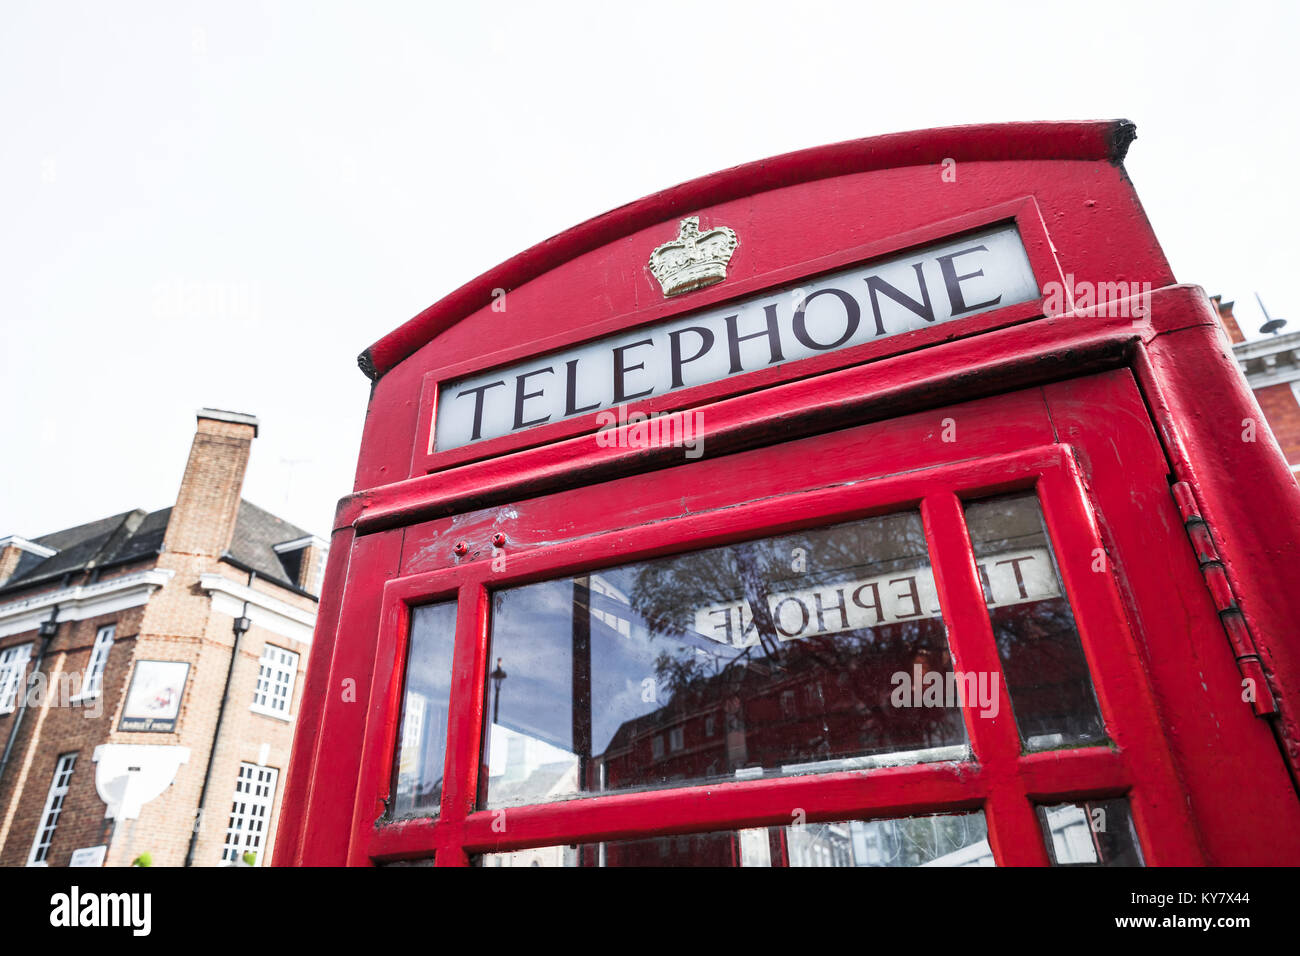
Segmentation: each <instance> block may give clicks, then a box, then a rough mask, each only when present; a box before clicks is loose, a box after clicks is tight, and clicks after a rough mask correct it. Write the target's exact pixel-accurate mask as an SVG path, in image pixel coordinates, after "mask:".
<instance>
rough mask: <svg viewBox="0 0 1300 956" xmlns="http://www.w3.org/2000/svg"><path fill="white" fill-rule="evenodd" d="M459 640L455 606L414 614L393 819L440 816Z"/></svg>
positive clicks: (426, 608)
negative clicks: (449, 706)
mask: <svg viewBox="0 0 1300 956" xmlns="http://www.w3.org/2000/svg"><path fill="white" fill-rule="evenodd" d="M455 637H456V602H455V601H446V602H444V603H442V604H426V605H424V606H422V607H417V608H412V609H411V639H410V641H409V643H408V646H407V658H406V692H405V694H404V696H403V698H402V723H401V729H400V730H399V732H398V738H397V739H398V752H397V766H396V767H395V768H394V775H395V778H396V781H395V784H394V787H393V805H392V814H393V816H397V817H400V816H410V815H413V814H418V815H420V816H437V815H438V804H439V802H440V801H441V799H442V768H443V757H444V755H445V753H446V750H447V701H448V698H449V697H450V694H451V659H452V650H453V647H454V645H455Z"/></svg>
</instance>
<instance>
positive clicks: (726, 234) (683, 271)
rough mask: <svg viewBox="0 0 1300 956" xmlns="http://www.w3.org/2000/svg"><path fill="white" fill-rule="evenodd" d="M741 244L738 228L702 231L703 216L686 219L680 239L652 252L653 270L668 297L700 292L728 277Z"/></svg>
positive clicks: (678, 235) (666, 243)
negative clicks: (728, 270)
mask: <svg viewBox="0 0 1300 956" xmlns="http://www.w3.org/2000/svg"><path fill="white" fill-rule="evenodd" d="M739 244H740V240H739V239H737V238H736V232H735V230H734V229H728V228H727V227H726V226H715V227H714V228H712V229H709V230H707V231H706V232H700V217H699V216H692V217H691V218H689V219H683V220H682V223H681V226H679V227H678V232H677V238H676V239H673V240H671V241H669V242H665V243H664V244H663V245H662V246H659V247H658V248H657V249H655V251H654V252H652V253H650V271H651V272H652V273H654V277H655V278H656V279H658V280H659V284H660V285H661V286H663V290H664V295H665V296H670V295H680V294H681V293H683V292H690V291H691V290H692V289H700V288H703V287H704V286H706V285H713V283H715V282H721V281H722V280H723V279H725V278H726V277H727V263H729V262H730V261H731V254H732V253H733V252H735V251H736V246H738V245H739Z"/></svg>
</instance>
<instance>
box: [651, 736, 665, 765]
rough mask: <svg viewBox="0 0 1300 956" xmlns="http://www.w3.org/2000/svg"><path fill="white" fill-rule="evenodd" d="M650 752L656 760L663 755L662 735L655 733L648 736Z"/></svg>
mask: <svg viewBox="0 0 1300 956" xmlns="http://www.w3.org/2000/svg"><path fill="white" fill-rule="evenodd" d="M650 753H651V754H652V755H653V756H654V759H655V760H658V759H659V758H660V757H662V756H663V755H664V735H663V734H655V735H654V736H653V737H651V738H650Z"/></svg>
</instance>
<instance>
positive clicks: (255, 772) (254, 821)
mask: <svg viewBox="0 0 1300 956" xmlns="http://www.w3.org/2000/svg"><path fill="white" fill-rule="evenodd" d="M294 656H297V655H294ZM279 774H280V771H278V770H276V769H275V768H274V767H259V766H258V765H257V764H255V763H241V764H240V765H239V778H238V779H237V780H236V781H235V800H234V803H233V805H232V806H231V808H230V825H229V826H227V827H226V842H225V845H224V846H223V847H222V848H221V862H222V863H237V862H239V860H241V859H242V858H243V856H244V854H246V853H252V854H253V855H254V857H255V858H254V860H253V864H254V865H255V866H261V864H262V856H263V851H264V849H265V848H266V841H267V836H268V835H269V834H270V832H271V804H272V803H273V802H274V801H275V781H276V778H277V777H278V776H279Z"/></svg>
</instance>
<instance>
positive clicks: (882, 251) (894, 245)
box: [411, 196, 1065, 475]
mask: <svg viewBox="0 0 1300 956" xmlns="http://www.w3.org/2000/svg"><path fill="white" fill-rule="evenodd" d="M1007 223H1011V224H1014V225H1015V227H1016V230H1017V232H1018V233H1019V234H1020V240H1021V242H1022V243H1023V245H1024V248H1025V254H1026V256H1027V257H1028V259H1029V265H1030V268H1031V269H1032V271H1033V273H1034V279H1035V281H1036V282H1037V284H1038V288H1039V290H1040V292H1041V291H1042V290H1044V289H1046V288H1049V284H1050V283H1055V284H1056V285H1057V286H1058V287H1061V288H1063V287H1064V285H1065V277H1064V276H1062V275H1061V269H1060V265H1059V264H1058V263H1057V261H1056V257H1055V255H1054V254H1053V251H1052V243H1051V240H1050V239H1049V238H1048V235H1047V230H1046V228H1045V227H1044V226H1043V217H1042V214H1041V212H1040V211H1039V209H1038V204H1037V203H1036V202H1035V201H1034V199H1033V197H1032V196H1024V197H1021V198H1019V199H1015V200H1012V201H1010V202H1003V203H998V204H996V205H994V206H990V207H988V208H986V209H978V210H975V211H973V212H968V213H964V214H963V215H960V216H954V217H950V218H947V219H944V220H942V221H940V222H935V223H931V224H929V225H927V226H924V227H922V228H919V229H913V230H910V231H908V232H905V233H900V234H899V235H896V236H890V237H889V238H887V239H883V240H877V241H875V242H870V243H867V244H865V245H859V246H855V247H853V248H850V249H845V250H843V251H841V252H836V253H834V254H833V255H829V256H822V257H820V258H818V259H815V260H811V261H805V262H797V263H794V264H791V265H787V266H783V267H782V268H780V269H776V270H773V271H771V272H766V273H764V274H762V275H757V276H753V277H750V278H748V279H741V280H737V281H734V282H727V283H721V284H719V285H715V286H711V287H708V288H706V289H704V290H702V291H701V292H699V293H698V294H696V295H693V296H691V299H690V301H689V304H688V306H687V307H686V308H685V309H684V308H683V303H682V302H681V301H679V300H676V299H667V300H664V301H660V302H657V303H654V304H652V305H650V306H647V307H645V308H643V309H639V310H638V311H636V312H634V313H632V314H630V315H619V316H612V317H610V318H606V319H603V320H601V321H598V322H596V323H594V324H592V325H589V326H586V327H584V328H582V329H581V334H580V335H577V336H575V335H574V334H573V333H572V332H569V333H563V334H560V335H553V336H549V337H547V338H544V339H541V340H538V341H533V342H519V343H517V344H514V345H511V346H508V347H506V348H504V349H502V350H500V351H499V352H495V353H492V354H490V355H486V356H484V355H476V356H474V357H473V358H470V359H466V360H462V361H452V362H451V363H449V364H445V365H440V366H438V367H436V368H434V369H431V370H430V371H429V372H428V373H426V374H425V376H424V380H423V384H422V386H421V395H420V418H419V424H418V427H417V428H416V436H417V439H416V441H415V445H414V448H413V449H412V460H411V474H412V475H419V474H425V473H432V472H436V471H442V470H445V469H448V468H454V467H456V466H457V465H463V464H466V463H467V462H474V461H482V460H485V459H495V458H499V457H501V456H503V455H507V454H510V453H511V452H516V451H520V450H522V449H526V448H533V447H536V446H538V445H546V444H550V443H551V442H555V441H559V440H561V439H565V438H571V437H573V436H575V435H582V434H585V433H591V432H595V431H596V429H597V416H598V415H599V414H600V413H599V412H591V413H590V414H587V415H579V416H576V417H574V418H566V419H562V420H560V421H556V422H551V423H550V424H547V425H539V426H536V427H534V428H530V429H528V430H526V431H524V432H517V433H512V434H509V435H501V436H500V437H497V438H489V439H486V440H484V441H476V442H471V443H470V444H468V445H462V446H460V447H459V448H452V449H448V450H446V451H436V450H435V449H434V447H433V438H434V427H435V423H436V416H437V407H438V401H437V399H438V394H439V389H440V387H441V386H442V385H444V384H446V383H449V382H453V381H455V380H456V379H458V378H461V377H463V376H465V375H469V374H477V373H480V372H487V371H489V370H490V369H491V368H492V367H493V366H497V365H509V364H512V363H514V362H517V361H521V360H523V359H528V358H537V359H541V358H543V357H545V356H546V355H547V354H548V353H552V352H556V351H559V350H561V349H565V348H574V347H577V346H580V345H582V344H584V343H587V342H590V341H593V340H596V339H600V338H602V337H604V336H609V335H614V334H617V333H622V332H630V331H632V330H634V329H636V328H638V327H643V326H646V325H653V324H654V323H656V322H660V321H662V320H664V319H666V318H670V317H672V318H678V317H680V318H682V319H683V320H685V319H687V318H688V317H689V316H690V315H691V314H692V313H693V312H698V311H700V310H702V309H710V308H715V307H717V306H719V305H722V304H725V303H726V302H728V301H732V300H740V299H743V298H748V297H750V296H753V295H757V294H761V293H763V292H765V291H771V292H773V293H775V292H777V291H779V290H780V289H782V288H783V287H792V286H796V285H798V284H799V283H800V282H811V281H813V280H814V279H816V278H817V277H818V276H819V275H822V274H824V273H828V272H835V271H837V270H840V269H844V268H847V267H850V266H852V265H855V264H859V263H865V262H870V261H872V260H876V259H882V258H886V257H889V256H894V255H901V254H903V253H905V252H907V251H908V250H913V249H919V248H921V247H924V246H927V245H931V244H934V243H937V242H940V241H945V242H946V241H957V240H958V239H960V237H961V236H962V235H963V234H966V233H971V232H976V231H978V230H981V229H987V228H990V227H993V226H996V225H1001V224H1007ZM1043 311H1044V310H1043V298H1042V297H1041V296H1040V297H1037V298H1034V299H1031V300H1029V301H1027V302H1018V303H1015V304H1013V305H1008V306H1004V307H1003V308H1000V309H993V310H991V311H989V312H983V313H981V314H979V315H974V316H971V317H970V318H966V319H958V320H955V321H948V322H944V323H942V324H940V325H935V326H930V327H929V328H924V329H917V330H915V331H912V332H904V333H901V334H898V335H890V336H887V337H885V338H880V339H875V340H873V341H871V342H864V343H862V344H861V345H855V346H853V347H851V348H844V349H838V350H836V351H834V352H828V353H825V354H822V355H817V356H812V357H809V358H803V359H800V360H798V361H794V362H782V363H780V364H778V365H775V366H771V367H768V368H764V369H757V370H754V371H751V372H746V373H744V374H741V375H733V376H729V377H727V378H723V379H720V380H719V381H716V382H710V383H708V384H704V385H696V386H693V387H691V388H686V389H682V390H680V391H673V392H669V393H667V394H664V395H657V396H654V397H652V398H650V399H648V400H644V401H638V402H636V403H635V407H636V409H637V411H640V412H645V413H647V414H654V413H657V412H664V411H675V410H681V409H688V408H694V407H697V406H699V405H704V404H707V403H709V402H714V401H717V400H719V399H723V398H729V397H731V396H733V395H742V394H744V393H746V392H752V391H754V390H756V389H760V388H764V387H766V386H769V385H774V384H778V383H780V382H789V381H797V380H799V379H807V378H811V377H813V376H816V375H820V374H822V373H823V372H829V371H834V370H835V369H841V368H848V367H849V366H852V365H860V364H861V363H863V362H869V361H872V360H874V359H879V358H884V357H886V356H889V355H898V354H900V353H903V352H909V351H912V350H914V349H918V348H924V347H925V346H928V345H934V344H936V343H938V342H946V341H952V340H954V339H960V338H964V337H967V336H971V335H977V334H979V333H981V332H987V331H989V330H990V329H997V328H1003V327H1005V326H1011V325H1016V324H1018V323H1021V322H1025V321H1028V320H1030V319H1036V318H1038V317H1039V316H1041V315H1043Z"/></svg>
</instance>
